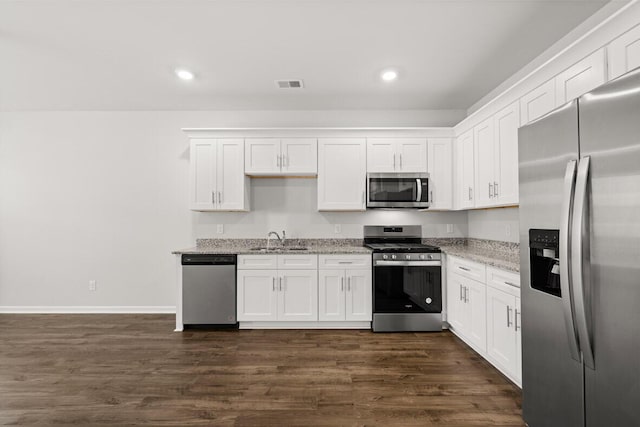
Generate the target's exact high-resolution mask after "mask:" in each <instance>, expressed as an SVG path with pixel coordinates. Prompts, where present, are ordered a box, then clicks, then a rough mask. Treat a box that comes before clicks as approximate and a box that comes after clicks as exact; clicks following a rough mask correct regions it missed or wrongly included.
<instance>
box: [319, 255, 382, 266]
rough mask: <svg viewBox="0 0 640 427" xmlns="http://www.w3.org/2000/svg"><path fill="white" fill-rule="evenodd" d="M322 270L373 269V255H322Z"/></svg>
mask: <svg viewBox="0 0 640 427" xmlns="http://www.w3.org/2000/svg"><path fill="white" fill-rule="evenodd" d="M319 264H320V268H324V269H333V268H341V269H345V268H371V255H320V256H319Z"/></svg>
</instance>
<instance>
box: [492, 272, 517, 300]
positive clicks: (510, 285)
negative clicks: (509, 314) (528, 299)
mask: <svg viewBox="0 0 640 427" xmlns="http://www.w3.org/2000/svg"><path fill="white" fill-rule="evenodd" d="M487 285H489V286H491V287H493V288H496V289H498V290H501V291H503V292H506V293H508V294H511V295H513V296H515V297H519V296H520V275H519V274H518V273H513V272H511V271H505V270H500V269H498V268H495V267H487Z"/></svg>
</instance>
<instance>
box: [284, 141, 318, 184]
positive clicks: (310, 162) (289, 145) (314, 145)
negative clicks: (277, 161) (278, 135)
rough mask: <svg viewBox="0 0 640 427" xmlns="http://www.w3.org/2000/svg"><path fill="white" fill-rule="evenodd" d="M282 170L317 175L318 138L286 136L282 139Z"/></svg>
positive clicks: (293, 173)
mask: <svg viewBox="0 0 640 427" xmlns="http://www.w3.org/2000/svg"><path fill="white" fill-rule="evenodd" d="M281 150H282V151H281V152H282V172H284V173H287V174H292V175H295V174H299V175H316V174H317V173H318V140H317V139H315V138H286V139H282V140H281Z"/></svg>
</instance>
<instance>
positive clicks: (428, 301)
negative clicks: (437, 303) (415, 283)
mask: <svg viewBox="0 0 640 427" xmlns="http://www.w3.org/2000/svg"><path fill="white" fill-rule="evenodd" d="M424 301H425V302H426V303H427V304H431V301H432V300H431V298H427V299H426V300H424Z"/></svg>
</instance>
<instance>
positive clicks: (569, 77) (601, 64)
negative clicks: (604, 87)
mask: <svg viewBox="0 0 640 427" xmlns="http://www.w3.org/2000/svg"><path fill="white" fill-rule="evenodd" d="M555 80H556V106H560V105H563V104H564V103H566V102H568V101H570V100H572V99H575V98H577V97H579V96H580V95H583V94H585V93H587V92H589V91H590V90H591V89H595V88H596V87H598V86H600V85H601V84H603V83H604V82H606V81H607V73H606V61H605V50H604V48H602V49H598V50H597V51H595V52H594V53H592V54H591V55H589V56H587V57H586V58H584V59H583V60H581V61H580V62H577V63H576V64H573V65H572V66H571V67H569V68H567V69H566V70H564V71H563V72H562V73H560V74H558V75H557V76H556V79H555Z"/></svg>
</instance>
